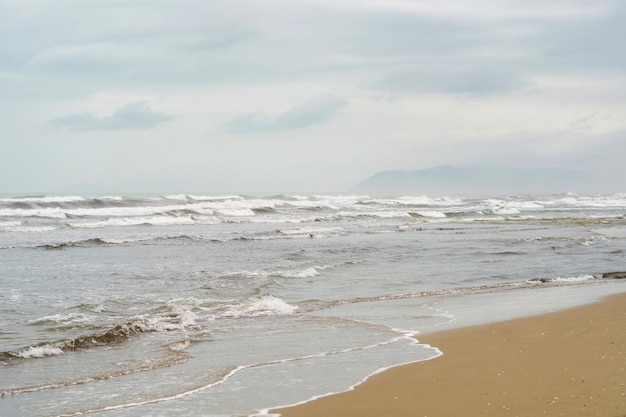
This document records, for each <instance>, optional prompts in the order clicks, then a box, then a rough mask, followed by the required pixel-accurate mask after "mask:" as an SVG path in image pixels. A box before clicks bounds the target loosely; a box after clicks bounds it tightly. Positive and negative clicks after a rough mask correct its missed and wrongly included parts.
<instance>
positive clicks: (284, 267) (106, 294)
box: [0, 194, 626, 417]
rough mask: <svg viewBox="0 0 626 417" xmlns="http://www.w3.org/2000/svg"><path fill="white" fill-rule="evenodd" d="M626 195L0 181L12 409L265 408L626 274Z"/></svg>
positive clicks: (235, 411)
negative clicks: (197, 190)
mask: <svg viewBox="0 0 626 417" xmlns="http://www.w3.org/2000/svg"><path fill="white" fill-rule="evenodd" d="M625 215H626V195H624V194H618V195H609V196H596V197H587V196H575V195H556V196H548V197H533V196H525V197H498V198H451V197H450V198H429V197H424V196H422V197H399V198H388V199H371V198H369V197H365V196H271V197H246V196H191V195H176V196H123V197H122V196H99V197H56V196H52V197H30V198H28V197H27V198H16V197H6V198H2V199H0V264H1V265H2V269H1V271H0V329H1V330H0V352H2V353H1V354H0V376H1V378H0V415H2V416H7V417H12V416H25V415H28V416H59V415H84V414H89V415H102V416H148V415H149V416H160V415H163V416H171V415H173V414H174V413H180V414H183V415H188V416H194V415H197V416H247V415H250V414H253V413H256V412H258V410H261V409H265V408H269V407H273V406H278V405H284V404H291V403H296V402H300V401H305V400H307V399H309V398H312V397H314V396H319V395H323V394H325V393H328V392H336V391H342V390H345V389H348V388H349V387H351V386H352V385H354V384H356V383H358V382H359V381H361V380H363V379H364V378H366V377H367V376H368V375H371V374H372V373H373V372H376V371H377V370H380V369H384V368H387V367H390V366H394V365H397V364H401V363H407V362H412V361H416V360H425V359H428V358H432V357H435V356H436V355H438V354H440V352H438V350H437V349H435V348H431V347H428V346H422V345H419V344H417V343H416V342H415V340H414V339H413V338H411V337H410V336H412V335H415V334H416V333H418V332H428V331H433V330H437V329H443V328H449V327H454V326H460V325H469V324H475V323H479V322H485V321H489V320H493V319H494V317H496V318H498V319H506V318H511V317H515V316H519V315H526V314H536V313H539V312H543V311H550V310H553V309H559V308H564V307H567V306H568V305H575V304H577V303H582V302H585V301H589V300H590V299H592V298H593V297H598V296H600V295H603V294H609V293H611V292H617V291H623V290H624V286H623V283H624V282H625V281H624V280H620V279H617V278H620V277H622V276H623V274H617V275H612V276H610V275H609V274H607V273H608V272H615V271H617V272H619V271H623V270H624V269H625V268H624V265H623V255H624V248H625V247H626V245H625V243H626V218H625Z"/></svg>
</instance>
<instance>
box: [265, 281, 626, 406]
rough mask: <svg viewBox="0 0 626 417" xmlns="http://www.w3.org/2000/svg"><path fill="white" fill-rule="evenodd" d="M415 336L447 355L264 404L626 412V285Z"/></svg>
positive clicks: (421, 341)
mask: <svg viewBox="0 0 626 417" xmlns="http://www.w3.org/2000/svg"><path fill="white" fill-rule="evenodd" d="M419 342H420V343H425V344H429V345H431V346H434V347H437V348H438V349H440V350H441V351H442V352H443V355H442V356H440V357H438V358H435V359H432V360H428V361H423V362H416V363H412V364H408V365H402V366H398V367H394V368H391V369H388V370H386V371H384V372H382V373H379V374H376V375H373V376H371V377H370V378H369V379H368V380H367V381H365V382H364V383H362V384H360V385H359V386H357V387H356V388H355V389H354V390H351V391H346V392H343V393H339V394H334V395H329V396H326V397H321V398H318V399H316V400H313V401H310V402H307V403H303V404H299V405H296V406H293V407H285V408H277V409H273V410H270V411H269V414H271V415H276V414H280V415H282V416H283V417H309V416H311V417H312V416H316V417H317V416H320V415H323V416H326V417H333V416H337V417H339V416H341V417H349V416H361V417H368V416H371V417H375V416H376V417H378V416H382V415H392V416H394V417H402V416H407V417H409V416H410V417H415V416H429V417H433V416H451V415H464V416H468V417H471V416H478V415H497V416H500V415H515V416H528V417H530V416H537V415H578V416H586V415H594V416H596V415H600V416H613V417H621V416H626V370H625V369H626V293H620V294H617V295H611V296H608V297H606V298H603V299H602V300H601V301H599V302H594V303H591V304H586V305H582V306H578V307H573V308H569V309H566V310H561V311H557V312H551V313H545V314H542V315H538V316H530V317H523V318H516V319H511V320H507V321H501V322H496V323H489V324H481V325H475V326H471V327H463V328H456V329H451V330H444V331H440V332H433V333H429V334H426V335H423V336H420V337H419Z"/></svg>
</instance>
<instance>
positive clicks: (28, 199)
mask: <svg viewBox="0 0 626 417" xmlns="http://www.w3.org/2000/svg"><path fill="white" fill-rule="evenodd" d="M76 201H85V199H84V198H83V197H78V196H56V197H55V196H53V197H25V198H0V202H3V203H21V202H28V203H72V202H76Z"/></svg>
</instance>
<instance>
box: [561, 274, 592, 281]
mask: <svg viewBox="0 0 626 417" xmlns="http://www.w3.org/2000/svg"><path fill="white" fill-rule="evenodd" d="M594 279H596V277H594V276H593V275H579V276H576V277H557V278H554V281H556V282H582V281H591V280H594Z"/></svg>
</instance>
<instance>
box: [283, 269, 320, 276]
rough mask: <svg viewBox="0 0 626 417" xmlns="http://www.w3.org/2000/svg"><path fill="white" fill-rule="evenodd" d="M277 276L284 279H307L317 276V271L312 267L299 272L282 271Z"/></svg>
mask: <svg viewBox="0 0 626 417" xmlns="http://www.w3.org/2000/svg"><path fill="white" fill-rule="evenodd" d="M279 275H281V276H283V277H285V278H309V277H314V276H316V275H319V271H318V270H317V269H315V268H314V267H309V268H305V269H300V270H291V271H284V272H281V273H280V274H279Z"/></svg>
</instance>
